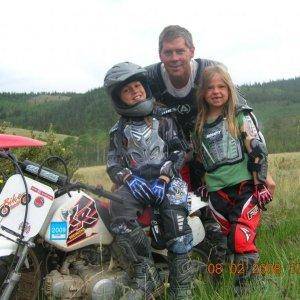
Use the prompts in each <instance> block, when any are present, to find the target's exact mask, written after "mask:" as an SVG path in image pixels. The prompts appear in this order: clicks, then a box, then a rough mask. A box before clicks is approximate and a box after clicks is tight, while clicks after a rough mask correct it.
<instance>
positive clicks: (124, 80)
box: [104, 62, 154, 117]
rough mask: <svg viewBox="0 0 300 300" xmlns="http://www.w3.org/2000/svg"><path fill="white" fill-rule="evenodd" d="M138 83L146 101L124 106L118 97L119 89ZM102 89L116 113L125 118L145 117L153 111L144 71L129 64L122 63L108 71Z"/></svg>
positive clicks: (152, 102)
mask: <svg viewBox="0 0 300 300" xmlns="http://www.w3.org/2000/svg"><path fill="white" fill-rule="evenodd" d="M132 81H140V82H141V84H142V85H143V87H144V89H145V91H146V95H147V96H146V99H145V100H144V101H141V102H138V103H136V104H134V105H127V104H125V103H124V102H123V101H122V100H121V99H120V96H119V91H120V89H121V88H122V87H123V86H124V85H126V84H128V83H130V82H132ZM104 87H105V89H106V91H107V93H108V95H109V96H110V98H111V100H112V103H113V106H114V108H115V110H116V112H117V113H118V114H120V115H122V116H126V117H145V116H147V115H149V114H150V113H151V112H152V110H153V105H154V98H153V97H152V93H151V90H150V88H149V85H148V79H147V71H146V69H144V68H142V67H140V66H138V65H136V64H133V63H131V62H123V63H119V64H116V65H114V66H113V67H112V68H111V69H109V70H108V71H107V73H106V76H105V78H104Z"/></svg>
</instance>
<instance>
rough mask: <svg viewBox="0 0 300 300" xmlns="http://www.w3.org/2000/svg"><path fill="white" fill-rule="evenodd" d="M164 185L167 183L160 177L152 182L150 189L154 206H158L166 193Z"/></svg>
mask: <svg viewBox="0 0 300 300" xmlns="http://www.w3.org/2000/svg"><path fill="white" fill-rule="evenodd" d="M166 186H167V183H166V182H165V181H164V180H163V179H161V178H158V179H156V180H155V181H154V182H153V183H152V185H151V190H152V193H153V195H154V199H155V201H154V203H153V204H154V206H155V207H157V206H159V205H160V204H161V203H162V202H163V200H164V198H165V194H166Z"/></svg>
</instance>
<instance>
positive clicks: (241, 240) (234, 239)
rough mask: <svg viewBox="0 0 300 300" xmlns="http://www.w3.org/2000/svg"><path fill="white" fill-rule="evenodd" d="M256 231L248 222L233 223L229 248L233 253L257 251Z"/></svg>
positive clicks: (229, 237)
mask: <svg viewBox="0 0 300 300" xmlns="http://www.w3.org/2000/svg"><path fill="white" fill-rule="evenodd" d="M255 237H256V232H255V230H253V229H252V228H250V227H249V226H247V225H246V224H241V223H236V224H234V225H232V227H231V230H230V233H229V236H228V248H229V249H230V250H231V251H232V252H233V253H249V252H257V248H256V245H255Z"/></svg>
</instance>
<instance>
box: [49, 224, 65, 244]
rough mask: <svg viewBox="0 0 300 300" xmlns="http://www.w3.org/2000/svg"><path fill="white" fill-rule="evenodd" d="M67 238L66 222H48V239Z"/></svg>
mask: <svg viewBox="0 0 300 300" xmlns="http://www.w3.org/2000/svg"><path fill="white" fill-rule="evenodd" d="M66 239H67V222H51V223H50V240H52V241H53V240H66Z"/></svg>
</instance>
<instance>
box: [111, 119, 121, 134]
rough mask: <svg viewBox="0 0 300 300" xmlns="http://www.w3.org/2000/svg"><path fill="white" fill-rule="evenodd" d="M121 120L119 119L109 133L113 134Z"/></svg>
mask: <svg viewBox="0 0 300 300" xmlns="http://www.w3.org/2000/svg"><path fill="white" fill-rule="evenodd" d="M119 123H120V121H117V123H116V124H115V125H114V126H113V127H112V128H111V129H110V131H109V134H112V133H113V132H115V131H117V130H118V127H119Z"/></svg>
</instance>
